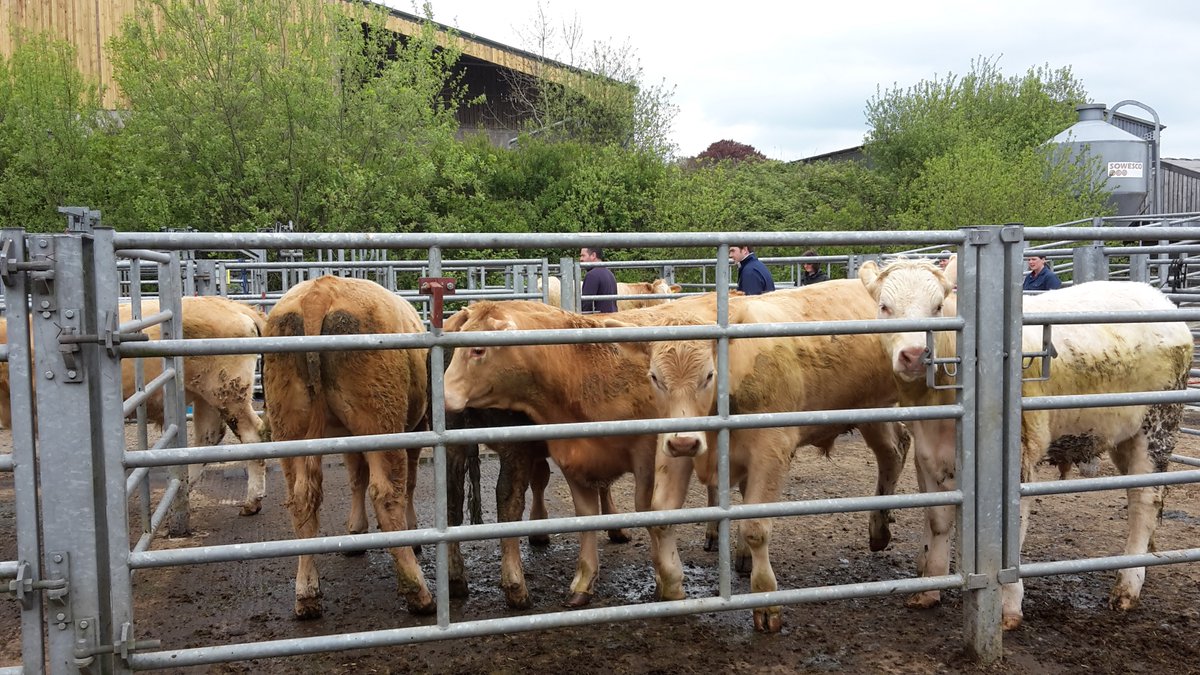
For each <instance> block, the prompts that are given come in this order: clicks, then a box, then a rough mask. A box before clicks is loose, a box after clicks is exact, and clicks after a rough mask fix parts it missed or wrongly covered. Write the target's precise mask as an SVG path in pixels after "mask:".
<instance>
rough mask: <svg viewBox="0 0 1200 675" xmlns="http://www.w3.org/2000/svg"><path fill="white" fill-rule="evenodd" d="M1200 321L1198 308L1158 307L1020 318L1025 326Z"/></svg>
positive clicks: (1041, 314) (1062, 313)
mask: <svg viewBox="0 0 1200 675" xmlns="http://www.w3.org/2000/svg"><path fill="white" fill-rule="evenodd" d="M1174 321H1200V309H1158V310H1144V311H1108V312H1029V313H1027V314H1025V315H1024V317H1023V318H1022V323H1023V324H1024V325H1026V326H1040V325H1044V324H1048V323H1052V324H1056V325H1067V324H1074V325H1079V324H1096V323H1163V322H1174Z"/></svg>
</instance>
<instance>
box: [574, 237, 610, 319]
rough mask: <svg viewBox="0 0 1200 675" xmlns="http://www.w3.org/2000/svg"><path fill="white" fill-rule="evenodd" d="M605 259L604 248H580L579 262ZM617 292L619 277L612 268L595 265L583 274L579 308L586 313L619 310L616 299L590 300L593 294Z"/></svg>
mask: <svg viewBox="0 0 1200 675" xmlns="http://www.w3.org/2000/svg"><path fill="white" fill-rule="evenodd" d="M601 260H604V249H602V248H581V249H579V262H593V263H594V262H600V261H601ZM616 294H617V278H616V277H615V276H613V273H612V270H610V269H608V268H607V267H593V268H592V269H590V270H588V271H587V274H585V275H583V293H582V295H583V297H582V299H581V300H580V303H579V304H580V307H579V309H580V310H581V311H582V312H583V313H584V314H594V313H602V312H615V311H617V301H616V300H615V299H614V300H588V296H591V295H616Z"/></svg>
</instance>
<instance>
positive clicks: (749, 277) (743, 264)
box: [729, 246, 775, 295]
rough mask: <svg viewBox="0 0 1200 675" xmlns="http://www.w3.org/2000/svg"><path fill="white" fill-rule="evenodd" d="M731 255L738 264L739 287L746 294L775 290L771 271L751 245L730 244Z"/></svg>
mask: <svg viewBox="0 0 1200 675" xmlns="http://www.w3.org/2000/svg"><path fill="white" fill-rule="evenodd" d="M729 257H730V258H731V259H732V260H733V261H734V262H735V263H737V264H738V278H737V285H738V286H737V288H738V290H739V291H741V292H743V293H745V294H746V295H762V294H763V293H769V292H770V291H773V290H775V280H774V279H772V278H771V272H770V271H768V270H767V266H766V265H764V264H762V261H761V260H759V259H758V258H757V257H755V255H754V248H753V247H750V246H730V247H729Z"/></svg>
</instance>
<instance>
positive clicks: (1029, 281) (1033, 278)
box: [1021, 253, 1062, 291]
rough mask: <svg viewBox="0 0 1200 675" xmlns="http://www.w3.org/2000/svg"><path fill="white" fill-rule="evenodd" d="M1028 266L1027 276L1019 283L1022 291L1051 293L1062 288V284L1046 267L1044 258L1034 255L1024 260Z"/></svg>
mask: <svg viewBox="0 0 1200 675" xmlns="http://www.w3.org/2000/svg"><path fill="white" fill-rule="evenodd" d="M1026 262H1027V263H1028V264H1029V274H1027V275H1025V281H1023V282H1021V290H1022V291H1052V290H1054V289H1056V288H1062V282H1061V281H1059V280H1058V275H1057V274H1055V273H1054V270H1052V269H1050V268H1049V267H1046V256H1044V255H1042V254H1040V253H1039V254H1035V255H1032V256H1030V257H1029V258H1027V259H1026Z"/></svg>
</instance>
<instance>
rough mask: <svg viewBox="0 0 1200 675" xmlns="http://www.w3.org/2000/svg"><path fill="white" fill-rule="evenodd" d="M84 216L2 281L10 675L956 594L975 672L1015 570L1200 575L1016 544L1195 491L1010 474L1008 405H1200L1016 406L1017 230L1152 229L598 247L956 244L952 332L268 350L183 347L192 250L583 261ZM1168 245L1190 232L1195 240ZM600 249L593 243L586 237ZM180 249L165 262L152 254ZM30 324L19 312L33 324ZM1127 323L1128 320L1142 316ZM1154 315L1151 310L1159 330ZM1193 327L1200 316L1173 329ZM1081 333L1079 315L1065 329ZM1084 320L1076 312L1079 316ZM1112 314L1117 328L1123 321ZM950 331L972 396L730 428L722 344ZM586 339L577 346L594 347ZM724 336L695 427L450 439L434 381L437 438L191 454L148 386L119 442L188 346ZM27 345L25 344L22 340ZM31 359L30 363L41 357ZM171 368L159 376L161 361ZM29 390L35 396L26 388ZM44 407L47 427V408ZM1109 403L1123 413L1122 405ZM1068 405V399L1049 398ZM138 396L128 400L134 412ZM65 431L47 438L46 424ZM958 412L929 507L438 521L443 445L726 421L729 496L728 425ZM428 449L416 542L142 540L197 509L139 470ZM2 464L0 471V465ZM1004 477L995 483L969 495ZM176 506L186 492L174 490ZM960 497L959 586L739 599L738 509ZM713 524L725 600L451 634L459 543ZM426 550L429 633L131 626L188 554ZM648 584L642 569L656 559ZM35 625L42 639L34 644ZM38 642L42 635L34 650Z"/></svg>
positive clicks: (598, 429) (724, 502) (648, 239)
mask: <svg viewBox="0 0 1200 675" xmlns="http://www.w3.org/2000/svg"><path fill="white" fill-rule="evenodd" d="M94 219H95V214H93V213H91V212H86V211H77V212H74V213H73V214H72V222H73V224H74V226H73V228H72V231H70V232H68V233H67V234H61V235H26V234H25V233H24V232H23V231H21V230H5V231H3V233H2V234H0V237H2V241H3V256H2V258H0V277H2V278H3V282H4V287H5V298H6V301H7V307H8V308H9V310H8V327H9V334H8V335H9V347H8V360H9V369H10V377H11V379H12V383H13V393H12V400H13V404H14V416H13V438H14V454H13V456H12V459H11V461H0V470H11V471H13V472H14V474H15V482H16V497H17V506H16V512H17V518H18V560H16V561H4V562H0V576H2V577H3V578H4V579H5V580H10V581H9V584H8V585H9V587H10V588H11V589H12V590H13V592H14V594H15V595H16V597H17V599H18V601H19V603H20V607H21V615H22V636H23V654H24V669H23V670H22V669H21V668H9V669H6V670H5V671H3V672H9V671H11V672H25V673H41V672H51V673H67V672H77V671H78V670H79V669H81V668H87V667H90V668H91V669H92V670H94V671H97V672H128V671H131V670H140V669H152V668H163V667H181V666H187V665H197V664H205V663H217V662H223V661H233V660H239V659H246V658H258V657H264V656H285V655H296V654H306V653H313V652H316V651H325V650H336V649H350V648H364V647H372V646H383V645H398V644H406V643H413V642H421V641H429V640H440V639H452V638H457V637H469V636H474V635H483V634H493V633H501V632H519V631H527V630H536V629H541V628H550V627H556V626H569V625H580V624H586V623H596V622H605V621H619V620H630V619H642V618H652V617H663V616H674V615H681V614H690V613H699V612H712V611H726V610H734V609H748V608H753V607H763V606H768V605H775V604H794V603H800V602H808V601H813V600H827V599H836V598H850V597H863V596H872V595H889V594H899V593H911V592H916V591H921V590H934V589H950V588H958V589H962V590H963V591H964V598H965V600H966V611H965V612H964V615H965V642H966V644H967V646H968V648H969V649H970V650H972V651H973V652H974V653H976V654H977V655H978V656H979V657H980V658H981V659H982V660H984V661H992V660H994V659H996V658H998V657H999V656H1000V653H1001V651H1000V648H1001V633H1000V629H999V621H1000V584H1001V583H1004V582H1008V581H1014V580H1016V579H1018V578H1020V577H1026V576H1037V575H1045V574H1055V573H1064V572H1073V571H1083V570H1098V569H1116V568H1119V567H1123V566H1131V565H1154V564H1163V563H1165V562H1179V561H1195V560H1200V549H1189V550H1185V551H1176V552H1167V553H1157V554H1152V555H1146V556H1132V557H1131V556H1114V557H1109V558H1100V559H1093V560H1090V561H1063V562H1056V563H1040V564H1036V565H1030V564H1025V565H1021V564H1020V562H1019V551H1018V549H1017V545H1018V544H1017V542H1018V541H1019V539H1018V537H1017V531H1018V522H1019V520H1018V519H1019V510H1020V509H1019V504H1020V498H1021V496H1029V495H1034V494H1052V493H1056V492H1063V491H1075V490H1079V489H1110V488H1115V487H1129V486H1135V485H1149V484H1164V483H1179V482H1194V481H1196V480H1197V479H1200V472H1197V471H1182V472H1172V473H1170V474H1166V475H1150V476H1141V477H1120V478H1103V479H1092V480H1089V481H1082V482H1081V481H1070V484H1069V485H1065V489H1064V484H1061V483H1055V484H1028V485H1021V484H1020V480H1019V461H1018V459H1019V453H1020V450H1019V448H1020V445H1019V435H1020V427H1019V419H1020V418H1019V413H1020V409H1021V406H1022V404H1024V405H1025V406H1026V407H1029V406H1036V407H1046V408H1049V407H1084V406H1101V405H1119V404H1121V403H1125V404H1131V403H1147V402H1167V401H1184V400H1187V401H1194V400H1197V397H1196V396H1194V395H1192V394H1191V393H1189V392H1158V393H1148V394H1130V395H1121V396H1120V397H1113V396H1077V397H1057V398H1054V399H1047V400H1040V399H1039V400H1025V401H1022V398H1021V383H1020V376H1021V370H1020V359H1018V358H1006V355H1017V354H1020V350H1021V341H1020V333H1021V325H1022V318H1021V296H1020V291H1019V285H1020V266H1021V261H1022V258H1023V251H1024V249H1025V245H1026V236H1029V235H1038V236H1039V237H1040V238H1051V236H1053V237H1056V238H1063V237H1066V238H1068V239H1070V238H1074V239H1079V240H1084V239H1088V240H1090V239H1097V238H1101V236H1102V237H1103V238H1104V239H1109V240H1112V239H1119V238H1122V237H1126V238H1128V239H1131V240H1140V239H1152V238H1153V240H1156V241H1157V240H1162V239H1166V238H1167V235H1166V234H1164V233H1162V232H1156V233H1147V232H1146V231H1145V229H1142V230H1140V231H1138V230H1137V229H1136V228H1112V229H1106V230H1104V231H1103V232H1102V233H1101V232H1099V231H1092V230H1088V229H1086V228H1084V229H1079V230H1075V231H1064V230H1054V231H1046V232H1043V233H1039V232H1037V231H1034V230H1026V231H1023V230H1022V228H1020V227H1019V226H1007V227H1000V228H996V227H988V228H968V229H964V230H961V231H957V232H904V233H894V232H879V233H712V234H691V235H689V234H670V235H657V234H627V235H613V236H606V237H603V238H599V239H597V240H596V243H599V244H602V245H604V246H627V247H662V246H692V247H695V246H707V247H711V248H713V249H715V250H716V252H717V259H718V260H722V259H725V258H726V257H727V253H728V247H727V242H729V241H738V242H743V243H746V244H750V245H757V246H772V245H781V246H782V245H787V246H811V245H830V244H852V245H862V246H867V245H892V246H895V245H943V246H954V247H957V249H958V252H959V257H960V266H959V270H960V273H959V280H958V282H959V312H960V316H959V317H957V318H945V319H933V320H928V321H889V322H887V323H883V322H877V321H858V322H833V323H798V324H764V325H759V326H745V325H742V326H732V327H730V326H729V325H728V303H727V299H726V298H725V296H724V294H722V296H721V299H720V300H719V302H718V317H719V321H718V322H719V324H720V325H719V326H716V327H712V326H689V327H674V328H614V329H602V330H596V331H570V332H557V333H556V332H552V331H538V332H534V333H524V334H520V333H514V332H511V331H507V332H499V333H472V334H469V335H467V334H442V333H441V331H440V329H434V330H433V331H432V332H431V333H429V334H425V335H415V336H414V335H390V336H338V337H319V338H277V339H272V340H265V339H264V340H248V339H240V340H232V339H231V340H209V341H203V342H201V341H186V342H185V341H181V340H179V337H180V332H179V322H178V317H179V297H180V295H181V292H182V287H181V284H180V282H179V280H180V273H179V267H178V265H179V262H178V260H179V257H178V255H177V254H176V253H175V252H177V251H185V250H192V249H218V248H252V249H287V250H294V249H297V248H324V249H334V248H419V249H424V250H427V251H428V256H429V257H428V261H429V262H428V269H429V271H430V273H431V274H432V275H433V276H439V275H440V272H441V256H442V251H443V250H444V249H458V248H491V247H506V248H518V249H519V248H523V247H534V246H536V247H561V248H577V247H578V246H579V243H580V239H579V238H578V236H576V235H378V234H373V235H317V234H309V235H305V234H293V233H266V234H258V235H236V234H202V233H165V234H138V233H115V232H113V231H112V230H109V229H105V228H96V227H93V225H94V224H95V223H94ZM1173 236H1189V237H1191V238H1200V232H1198V231H1195V230H1194V229H1186V230H1179V231H1177V232H1174V233H1173ZM589 241H592V240H590V239H589ZM163 251H168V252H170V253H163ZM118 258H130V259H139V260H149V261H151V262H154V263H155V264H158V265H159V266H160V269H161V275H160V278H159V294H160V297H161V302H162V306H163V311H162V312H161V313H160V314H159V315H156V316H154V317H147V318H146V319H144V320H137V321H133V322H131V323H130V324H128V325H124V326H122V325H119V324H118V323H117V319H116V316H117V306H118V301H119V298H118V288H119V285H120V284H119V282H118V279H119V275H118V272H117V268H116V262H115V261H116V260H117V259H118ZM716 276H717V279H716V282H717V286H718V288H727V287H728V281H729V274H728V268H727V267H725V266H724V265H718V266H717V275H716ZM26 315H28V316H26ZM1137 318H1138V317H1133V318H1132V319H1130V318H1129V317H1126V318H1125V319H1123V320H1136V319H1137ZM1146 318H1148V319H1150V320H1163V318H1161V317H1153V316H1150V317H1146ZM1180 318H1188V319H1191V320H1194V319H1196V318H1197V317H1193V316H1190V315H1189V316H1182V317H1180ZM1065 319H1066V320H1070V319H1071V317H1065ZM1074 319H1075V320H1078V317H1077V316H1076V317H1074ZM1056 320H1064V317H1062V316H1058V317H1055V316H1049V315H1047V316H1042V317H1026V318H1025V323H1039V322H1041V323H1051V322H1053V321H1056ZM1118 320H1119V319H1118ZM158 321H161V322H163V323H164V336H174V337H173V339H164V340H162V341H156V342H155V343H147V342H139V341H137V340H138V335H137V331H139V330H141V329H142V328H144V327H145V326H147V325H150V324H151V323H153V322H158ZM935 329H936V330H957V331H959V335H960V338H959V341H960V342H959V354H960V355H961V357H960V362H959V363H958V368H959V373H960V380H959V381H960V384H961V388H960V391H959V395H958V400H957V402H956V403H955V404H954V405H947V406H937V407H923V408H897V409H889V410H857V411H822V412H805V411H796V412H791V413H780V414H771V415H766V414H762V415H730V414H729V401H728V391H729V382H728V373H727V368H725V365H726V364H727V360H728V341H729V339H730V337H752V336H767V335H816V334H849V333H862V332H875V333H879V332H895V331H911V330H919V331H927V330H935ZM583 333H586V334H583ZM668 337H671V338H678V337H687V338H718V363H719V368H718V372H719V376H718V391H719V392H721V394H720V399H719V401H720V402H719V414H718V415H717V416H716V417H711V418H697V419H691V420H677V419H676V420H642V421H627V422H605V423H591V424H569V425H553V426H543V427H523V428H505V429H488V430H446V428H445V419H444V415H443V414H442V412H441V411H442V383H441V372H440V371H439V370H437V369H434V372H433V373H432V375H431V379H432V382H431V387H432V388H431V398H432V399H433V411H434V416H433V417H434V419H433V430H432V431H430V432H423V433H411V434H395V435H389V436H384V437H360V438H346V439H339V440H336V441H332V442H330V441H328V440H326V441H322V442H320V445H319V446H318V445H316V444H315V442H314V443H305V442H283V443H264V444H260V445H254V446H233V447H230V446H221V447H206V448H185V445H186V431H185V429H186V426H185V424H186V422H185V411H184V409H183V398H182V385H181V384H180V382H179V380H178V379H177V378H176V379H170V378H165V377H164V378H159V379H158V380H156V381H155V382H154V383H151V384H150V385H148V386H150V387H154V386H162V387H164V388H165V391H166V392H167V396H168V399H167V403H168V405H167V409H168V412H167V419H166V425H165V426H166V433H165V434H164V436H163V440H162V441H160V442H159V443H158V444H157V445H156V446H155V447H153V448H149V449H146V450H133V451H130V450H127V449H126V448H125V438H124V416H125V414H126V412H128V411H129V410H131V409H132V408H131V405H133V404H132V403H125V402H123V399H122V391H121V365H120V358H121V357H122V356H126V357H131V356H160V355H170V356H171V357H172V358H173V359H174V360H175V361H174V372H176V373H178V372H180V370H181V363H180V361H181V360H182V358H181V357H182V356H183V355H192V354H215V353H257V352H265V351H273V352H283V351H299V350H306V351H311V350H315V349H327V348H336V349H378V348H404V347H427V348H430V349H431V357H432V361H433V362H434V363H439V362H441V358H442V353H441V352H442V350H443V349H444V348H446V347H454V346H465V345H500V344H534V343H541V344H545V343H556V342H558V343H561V342H594V341H605V340H616V341H622V340H646V339H664V338H668ZM31 339H32V343H31V342H30V340H31ZM30 344H34V345H37V349H36V350H30V348H29V345H30ZM168 372H170V369H168ZM35 382H36V393H35V391H34V384H33V383H35ZM35 396H36V400H37V409H38V410H41V411H43V413H42V415H43V420H42V423H41V424H40V425H38V426H37V428H36V429H35V425H34V418H33V410H34V400H35ZM1115 398H1119V399H1120V400H1119V401H1118V400H1114V399H1115ZM1060 399H1068V400H1065V401H1064V400H1060ZM134 403H136V401H135V402H134ZM49 418H52V419H53V423H46V420H47V419H49ZM936 418H955V419H958V420H959V424H958V429H959V452H960V455H959V467H958V485H957V489H956V490H952V491H946V492H940V493H936V494H916V495H911V494H910V495H895V496H889V497H866V498H843V499H831V500H821V501H816V502H783V503H777V504H755V505H741V506H731V505H730V500H729V491H728V489H727V488H723V489H722V490H721V491H720V504H719V506H717V507H711V508H702V509H685V510H680V511H671V512H649V513H633V514H620V515H609V516H592V517H576V518H559V519H552V520H547V521H534V522H514V523H503V524H492V525H475V526H462V527H456V528H449V527H448V526H447V520H446V508H445V507H446V500H447V497H446V493H447V490H446V484H445V468H446V457H445V445H446V444H447V443H451V442H464V441H467V440H471V441H475V440H479V441H482V442H487V441H500V440H532V439H539V438H551V437H553V438H567V437H578V436H590V435H617V434H629V433H659V432H666V431H677V430H680V431H682V430H695V429H711V430H720V434H719V445H718V451H719V453H720V455H719V456H720V457H721V461H720V464H719V467H720V468H719V476H720V480H721V484H722V485H727V477H728V470H729V467H728V443H729V433H728V430H729V429H731V428H749V427H769V426H781V425H800V424H819V423H832V422H843V421H848V420H857V421H867V420H870V421H882V420H901V421H903V420H919V419H936ZM424 446H432V447H433V448H434V469H435V473H436V475H437V490H436V494H437V503H436V505H435V507H436V510H435V513H436V514H437V515H436V522H435V524H434V527H432V528H426V529H421V530H410V531H407V532H387V533H372V534H365V535H346V536H340V537H327V538H323V539H312V540H285V541H276V542H262V543H257V544H248V545H238V546H219V547H194V548H187V549H173V550H158V551H155V550H147V549H148V548H149V541H150V538H149V533H150V532H153V531H154V530H156V529H157V528H158V527H159V526H160V525H161V524H162V523H163V522H164V521H165V520H166V519H167V518H169V517H172V516H171V515H170V514H171V513H172V512H171V509H175V511H174V514H175V516H174V517H177V518H185V517H186V513H187V509H186V494H187V477H186V472H184V471H182V470H177V471H176V472H175V473H174V474H173V478H172V480H171V482H170V484H169V487H168V489H167V490H166V493H165V495H164V499H163V502H162V503H160V504H159V506H158V507H157V508H156V509H155V511H154V512H153V513H150V511H149V508H148V506H146V504H148V499H147V497H148V490H147V489H146V488H145V484H146V483H145V478H146V471H147V469H148V468H150V467H155V466H175V465H180V464H183V463H193V462H203V461H227V460H231V459H248V458H251V457H266V458H272V457H283V456H298V455H307V454H334V453H342V452H346V451H358V450H369V449H377V448H382V447H424ZM0 460H3V458H2V457H0ZM981 476H989V477H991V476H1002V477H1003V480H980V479H979V478H980V477H981ZM137 494H140V495H141V496H142V499H143V518H144V519H145V520H146V521H148V522H146V523H145V524H144V529H145V530H146V531H147V534H145V535H144V536H142V537H141V539H139V540H138V541H137V543H136V544H134V545H133V546H130V542H131V540H132V535H131V533H130V529H131V528H130V523H129V518H128V507H127V499H128V498H129V496H130V495H137ZM172 497H178V499H172ZM950 504H953V505H958V506H960V507H961V508H960V509H959V512H960V516H959V533H960V545H959V547H958V560H959V565H958V572H957V573H955V574H951V575H947V576H944V577H925V578H909V579H898V580H888V581H878V582H863V583H856V584H848V585H842V586H834V587H825V588H803V589H790V590H780V591H776V592H772V593H760V594H733V593H732V591H731V582H730V577H731V575H730V546H729V524H730V521H731V520H736V519H741V518H747V517H764V516H793V515H802V514H810V513H829V512H846V511H863V510H872V509H880V508H912V507H924V506H935V505H950ZM707 520H720V521H721V529H720V533H721V535H720V540H721V554H720V583H719V592H718V594H717V595H716V596H714V597H708V598H696V599H689V600H682V601H673V602H658V603H647V604H641V605H632V606H624V607H609V608H594V609H584V610H576V611H571V612H559V613H551V614H540V615H535V616H520V617H511V618H505V619H494V620H486V621H468V622H457V623H451V622H450V620H449V609H448V608H449V596H448V590H447V586H448V584H447V579H448V573H447V549H446V543H447V542H449V541H467V540H473V539H492V538H496V537H499V536H517V535H526V534H530V533H542V532H571V531H580V530H600V529H609V528H613V527H644V526H649V525H664V524H674V523H684V522H701V521H707ZM417 543H421V544H437V571H436V578H435V584H434V585H435V587H436V590H437V602H438V615H437V619H438V621H437V625H436V626H421V627H413V628H402V629H392V630H384V631H373V632H367V633H356V634H348V635H326V636H319V637H312V638H297V639H291V640H278V641H272V642H259V643H255V642H247V643H242V644H232V645H213V646H210V647H201V648H195V649H184V650H175V651H162V650H160V645H158V644H157V643H156V642H155V641H154V640H152V638H153V637H154V636H153V635H145V636H144V637H145V638H148V639H146V640H141V639H139V638H140V637H142V636H141V635H139V633H145V632H147V631H146V630H145V629H141V630H135V628H137V623H136V617H134V616H133V592H134V586H133V573H134V571H135V570H136V569H138V568H148V567H158V566H169V565H177V564H187V563H197V562H220V561H232V560H242V559H251V558H261V557H272V556H292V555H296V554H298V553H302V552H304V553H318V552H329V551H333V550H336V549H338V548H340V547H344V546H351V547H357V548H367V547H371V548H374V547H384V546H397V545H400V546H404V545H412V544H417ZM647 573H649V566H648V565H647ZM44 629H45V630H44ZM43 630H44V635H45V637H44V639H43Z"/></svg>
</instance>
